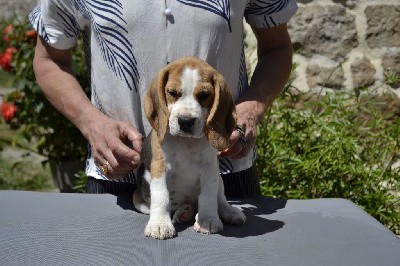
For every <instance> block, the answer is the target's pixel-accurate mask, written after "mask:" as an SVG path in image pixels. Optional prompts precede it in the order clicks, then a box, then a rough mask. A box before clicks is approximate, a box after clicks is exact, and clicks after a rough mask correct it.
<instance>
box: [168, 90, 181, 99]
mask: <svg viewBox="0 0 400 266" xmlns="http://www.w3.org/2000/svg"><path fill="white" fill-rule="evenodd" d="M168 94H169V95H170V96H171V97H172V98H178V97H179V96H180V95H179V93H178V92H177V91H176V90H169V91H168Z"/></svg>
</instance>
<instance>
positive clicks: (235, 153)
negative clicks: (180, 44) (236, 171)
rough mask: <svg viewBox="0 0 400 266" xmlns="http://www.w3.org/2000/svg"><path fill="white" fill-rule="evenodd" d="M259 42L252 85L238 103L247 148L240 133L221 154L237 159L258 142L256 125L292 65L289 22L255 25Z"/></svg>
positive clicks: (284, 80) (282, 83)
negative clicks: (265, 26) (242, 142)
mask: <svg viewBox="0 0 400 266" xmlns="http://www.w3.org/2000/svg"><path fill="white" fill-rule="evenodd" d="M253 32H254V34H255V36H256V38H257V44H258V50H257V54H258V63H257V66H256V68H255V70H254V73H253V77H252V79H251V83H250V87H249V88H248V89H247V91H246V92H245V93H244V95H243V96H242V97H241V98H240V99H239V100H238V102H237V103H236V111H237V116H238V121H237V124H238V125H243V126H244V127H245V131H246V132H245V136H244V140H245V141H246V142H247V146H246V148H244V149H243V146H242V145H241V144H240V143H239V142H238V140H239V137H240V136H239V133H238V132H237V131H236V130H235V131H234V132H233V133H232V136H231V147H230V148H229V149H228V150H226V151H223V152H221V153H220V155H221V156H223V157H228V158H232V159H238V158H242V157H244V156H246V155H247V154H248V153H249V152H250V151H251V150H252V148H253V146H254V145H255V142H256V127H257V125H258V124H259V123H260V121H261V120H262V118H263V116H264V114H265V111H266V110H267V108H268V107H269V106H270V105H271V104H272V102H273V101H274V100H275V98H276V97H277V96H278V95H279V93H280V92H281V90H282V89H283V88H284V86H285V83H286V82H287V80H288V78H289V75H290V71H291V68H292V43H291V40H290V36H289V33H288V31H287V27H286V24H282V25H279V26H276V27H273V28H254V27H253Z"/></svg>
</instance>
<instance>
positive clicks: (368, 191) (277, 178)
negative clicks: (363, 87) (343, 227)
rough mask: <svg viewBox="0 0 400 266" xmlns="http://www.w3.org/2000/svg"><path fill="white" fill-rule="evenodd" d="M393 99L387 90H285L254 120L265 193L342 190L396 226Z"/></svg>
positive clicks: (397, 118) (398, 170) (399, 171)
mask: <svg viewBox="0 0 400 266" xmlns="http://www.w3.org/2000/svg"><path fill="white" fill-rule="evenodd" d="M394 103H396V104H394ZM391 104H392V106H393V107H392V109H390V108H388V106H390V105H391ZM399 107H400V101H399V99H397V98H395V97H394V96H391V95H382V96H377V95H373V94H368V93H364V94H362V95H360V96H358V97H357V96H356V95H354V94H350V93H341V92H335V93H327V94H326V95H324V96H322V97H318V96H316V95H309V94H302V93H293V92H292V91H289V90H286V91H285V93H283V95H282V97H281V98H280V99H278V100H277V101H276V102H275V104H274V105H273V107H272V108H271V109H270V111H269V113H268V115H267V116H266V117H265V119H264V121H263V123H262V125H261V126H259V128H258V135H259V138H258V142H257V145H258V149H259V159H258V164H257V169H258V171H259V174H260V176H261V177H262V192H263V195H266V196H274V197H281V198H297V199H308V198H338V197H340V198H346V199H349V200H351V201H353V202H355V203H356V204H358V205H359V206H361V207H363V208H364V209H365V211H367V212H368V213H369V214H371V215H372V216H374V217H375V218H376V219H378V220H379V221H381V222H382V223H383V224H385V225H386V226H387V227H388V228H389V229H391V230H392V231H393V232H396V233H398V234H399V233H400V210H399V207H400V204H399V199H400V195H399V194H398V193H399V192H400V183H399V181H400V167H399V166H397V167H395V166H394V163H395V162H396V161H397V162H398V161H399V159H400V138H399V136H400V113H399V111H398V110H399ZM396 112H397V113H396ZM396 193H397V194H396Z"/></svg>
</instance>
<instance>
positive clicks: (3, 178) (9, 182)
mask: <svg viewBox="0 0 400 266" xmlns="http://www.w3.org/2000/svg"><path fill="white" fill-rule="evenodd" d="M43 167H44V166H38V165H34V164H32V163H30V162H28V161H23V160H22V161H18V162H9V161H5V160H2V159H0V190H31V191H48V190H51V189H54V187H53V185H52V184H51V183H50V182H49V181H50V180H51V175H50V171H49V169H44V168H43Z"/></svg>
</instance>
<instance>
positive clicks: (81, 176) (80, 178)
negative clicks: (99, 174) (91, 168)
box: [74, 171, 88, 193]
mask: <svg viewBox="0 0 400 266" xmlns="http://www.w3.org/2000/svg"><path fill="white" fill-rule="evenodd" d="M75 177H76V181H75V184H74V191H75V192H76V193H85V192H86V182H87V178H88V176H87V175H86V173H85V172H84V171H80V172H78V173H76V174H75Z"/></svg>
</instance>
